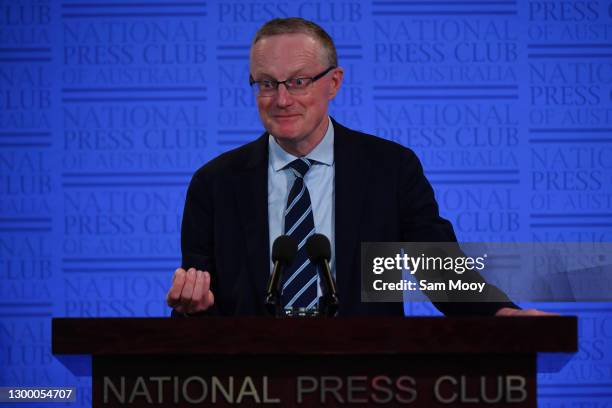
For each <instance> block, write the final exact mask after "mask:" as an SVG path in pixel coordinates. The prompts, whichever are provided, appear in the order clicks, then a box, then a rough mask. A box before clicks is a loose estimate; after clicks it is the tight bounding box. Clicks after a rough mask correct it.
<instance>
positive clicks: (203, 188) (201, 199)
mask: <svg viewBox="0 0 612 408" xmlns="http://www.w3.org/2000/svg"><path fill="white" fill-rule="evenodd" d="M213 213H214V205H213V185H212V183H211V180H210V177H208V174H207V172H206V167H203V168H201V169H199V170H198V171H197V172H196V173H195V174H194V175H193V177H192V179H191V182H190V183H189V187H188V189H187V195H186V198H185V207H184V210H183V220H182V225H181V252H182V262H181V267H182V268H183V269H185V270H188V269H189V268H196V269H199V270H202V271H208V272H209V273H210V276H211V290H212V291H213V293H215V286H216V279H215V275H216V270H215V260H214V217H213ZM215 314H217V308H216V306H214V305H213V306H212V307H211V308H210V309H208V310H207V311H206V312H202V313H198V315H215ZM172 316H173V317H182V316H184V315H183V314H180V313H176V312H175V311H174V310H173V311H172Z"/></svg>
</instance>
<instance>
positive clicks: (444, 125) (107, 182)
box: [0, 0, 612, 407]
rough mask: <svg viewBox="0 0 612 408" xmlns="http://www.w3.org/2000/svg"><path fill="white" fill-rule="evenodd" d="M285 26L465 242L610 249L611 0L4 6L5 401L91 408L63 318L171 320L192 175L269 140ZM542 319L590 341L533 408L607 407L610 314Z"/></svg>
mask: <svg viewBox="0 0 612 408" xmlns="http://www.w3.org/2000/svg"><path fill="white" fill-rule="evenodd" d="M286 16H301V17H304V18H307V19H312V20H314V21H316V22H317V23H319V24H321V25H322V26H323V27H324V28H325V29H327V30H328V32H329V33H330V34H331V35H332V37H333V38H334V40H335V42H336V44H337V47H338V52H339V59H340V64H341V66H342V67H344V69H345V71H346V77H345V82H344V85H343V88H342V89H341V92H340V94H339V95H338V97H337V98H336V100H335V101H334V102H333V108H332V115H333V116H334V117H335V118H336V119H337V120H338V121H340V122H341V123H343V124H345V125H347V126H349V127H352V128H355V129H359V130H362V131H366V132H369V133H374V134H377V135H379V136H382V137H386V138H389V139H391V140H395V141H397V142H399V143H401V144H403V145H406V146H409V147H411V148H412V149H414V150H415V151H416V152H417V154H418V155H419V157H420V158H421V160H422V162H423V165H424V168H425V171H426V174H427V176H428V177H429V178H430V180H431V182H432V184H433V186H434V188H435V191H436V195H437V197H438V200H439V203H440V207H441V212H442V214H443V216H445V217H446V218H449V219H450V220H451V221H452V222H453V223H454V226H455V229H456V232H457V234H458V236H459V238H460V239H461V240H463V241H493V242H499V241H517V242H520V241H542V242H546V241H555V242H558V241H565V242H583V241H587V242H588V241H596V242H612V222H611V219H612V194H611V193H612V189H611V185H612V2H610V1H603V0H599V1H588V0H587V1H484V0H476V1H458V0H450V1H430V2H425V1H423V2H421V1H376V0H371V1H326V0H321V1H266V2H260V1H197V0H186V1H181V2H164V1H163V0H156V1H146V0H145V1H141V0H139V1H138V2H136V1H128V0H126V1H125V2H120V1H117V0H105V1H104V2H94V1H86V0H63V1H60V0H56V1H55V0H3V1H0V193H1V195H0V385H1V386H9V385H19V386H49V385H61V386H77V387H78V403H77V404H76V405H75V404H70V405H69V406H71V407H77V406H78V407H88V406H90V404H91V391H90V379H89V378H82V377H74V376H73V375H72V374H71V373H70V372H69V371H68V370H66V369H65V368H64V367H63V366H62V365H61V364H60V363H59V362H58V361H56V360H55V359H54V357H53V356H52V355H51V353H50V322H51V317H108V316H122V317H130V316H138V317H147V316H167V315H168V309H167V308H166V306H165V304H164V298H165V293H166V291H167V289H168V287H169V285H170V280H171V275H172V273H173V271H174V269H175V268H176V267H177V266H178V265H179V260H180V245H179V240H180V238H179V233H180V220H181V212H182V207H183V202H184V195H185V191H186V187H187V184H188V182H189V179H190V176H191V174H192V173H193V172H194V170H195V169H197V168H198V167H199V166H201V165H202V164H203V163H205V162H206V161H208V160H209V159H211V158H213V157H215V156H216V155H218V154H219V153H221V152H224V151H227V150H229V149H232V148H234V147H237V146H239V145H241V144H243V143H246V142H248V141H250V140H253V139H254V138H255V137H257V136H258V135H259V134H260V133H261V132H262V130H263V129H262V126H261V124H260V122H259V119H258V115H257V111H256V107H255V104H254V98H253V96H252V94H251V91H250V89H249V86H248V82H247V78H248V49H249V44H250V40H251V38H252V37H253V34H254V33H255V31H256V29H257V27H258V26H260V25H261V24H262V23H263V22H265V21H267V20H268V19H270V18H273V17H286ZM526 306H530V305H526ZM536 306H537V307H540V308H545V309H547V310H553V311H557V312H560V313H564V314H576V315H578V316H579V325H580V333H579V334H580V351H579V352H578V353H577V354H576V356H575V357H574V358H573V360H572V361H571V362H570V363H569V364H568V365H567V366H566V367H565V368H564V369H563V370H562V371H561V372H559V373H555V374H541V375H540V377H539V379H538V380H539V388H538V392H539V404H540V406H543V407H574V406H576V407H578V406H580V407H583V406H589V407H595V406H597V407H603V406H609V404H610V402H611V401H612V383H611V382H610V379H611V378H612V315H611V310H612V309H611V307H610V304H603V303H599V304H597V303H590V304H569V303H568V304H549V305H542V304H540V305H536ZM406 309H407V312H408V313H409V314H419V315H430V314H436V311H435V310H434V309H433V307H431V305H419V306H415V305H408V306H407V308H406Z"/></svg>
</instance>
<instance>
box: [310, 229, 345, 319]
mask: <svg viewBox="0 0 612 408" xmlns="http://www.w3.org/2000/svg"><path fill="white" fill-rule="evenodd" d="M306 252H307V253H308V257H309V258H310V261H311V262H312V263H313V264H315V265H317V266H319V273H320V274H321V275H322V276H321V280H322V281H323V283H324V284H323V296H321V298H320V299H319V309H320V310H321V314H323V315H325V316H335V315H336V314H338V306H339V305H340V301H339V299H338V291H337V290H336V282H335V281H334V277H333V276H332V273H331V270H330V268H329V260H330V259H331V244H330V243H329V239H327V237H326V236H325V235H323V234H313V235H311V236H310V238H308V240H307V241H306Z"/></svg>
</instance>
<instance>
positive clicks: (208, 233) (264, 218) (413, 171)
mask: <svg viewBox="0 0 612 408" xmlns="http://www.w3.org/2000/svg"><path fill="white" fill-rule="evenodd" d="M250 74H251V78H250V82H251V85H252V87H253V89H254V92H255V95H256V98H257V108H258V110H259V115H260V118H261V121H262V123H263V125H264V127H265V129H266V130H267V132H266V133H265V134H264V135H262V136H261V137H260V138H259V139H257V140H255V141H254V142H251V143H249V144H247V145H245V146H242V147H240V148H238V149H235V150H232V151H230V152H227V153H225V154H223V155H221V156H219V157H217V158H216V159H214V160H212V161H211V162H209V163H207V164H206V165H205V166H203V167H202V168H200V169H199V170H198V171H197V172H196V173H195V174H194V176H193V178H192V180H191V183H190V185H189V189H188V192H187V198H186V203H185V211H184V215H183V224H182V244H181V246H182V252H183V262H182V268H178V269H177V270H176V271H175V273H174V276H173V283H172V287H171V288H170V290H169V292H168V296H167V302H168V305H169V306H170V307H172V308H173V310H174V314H200V313H204V312H205V314H217V315H260V314H264V313H265V309H264V302H263V300H264V294H265V285H266V282H267V280H268V277H269V275H270V271H271V261H270V251H271V243H272V242H273V241H274V239H275V238H276V237H278V236H279V235H282V234H287V235H291V236H293V237H294V238H295V239H296V241H297V242H298V243H299V244H300V245H299V248H300V249H299V250H298V255H297V256H296V258H297V260H296V261H294V263H293V265H291V267H290V268H288V270H286V271H285V274H284V280H283V306H284V307H286V308H302V309H306V310H309V309H312V308H314V307H316V299H317V297H318V294H319V292H320V289H319V283H318V280H317V278H316V272H315V271H314V266H313V265H311V264H310V263H309V260H308V259H307V257H306V255H304V248H303V244H304V242H305V240H306V239H307V238H308V236H310V235H311V234H312V233H314V232H319V233H323V234H324V235H326V236H328V237H329V238H330V240H331V243H332V249H333V250H332V252H333V254H334V256H333V258H332V270H333V271H334V273H335V276H336V280H337V286H338V293H339V298H340V300H341V305H340V309H339V314H340V315H365V314H384V315H401V314H402V312H403V307H402V305H401V304H400V303H362V302H361V299H360V293H361V291H360V282H361V279H360V265H359V259H360V257H359V251H360V242H365V241H421V242H445V241H455V240H456V238H455V234H454V232H453V229H452V226H451V225H450V223H449V222H448V221H446V220H444V219H442V218H440V216H439V214H438V206H437V203H436V201H435V198H434V194H433V190H432V188H431V186H430V184H429V183H428V182H427V180H426V179H425V177H424V175H423V171H422V168H421V165H420V163H419V161H418V159H417V158H416V156H415V155H414V153H413V152H412V151H411V150H409V149H407V148H404V147H402V146H400V145H398V144H395V143H392V142H389V141H386V140H384V139H380V138H377V137H374V136H370V135H366V134H362V133H358V132H355V131H352V130H350V129H347V128H345V127H344V126H342V125H340V124H339V123H337V122H335V121H333V120H332V119H330V118H329V116H328V106H329V101H331V100H332V99H333V98H334V97H335V96H336V94H337V92H338V90H339V89H340V86H341V84H342V79H343V74H344V72H343V69H342V68H340V67H338V63H337V56H336V50H335V46H334V44H333V41H332V39H331V38H330V37H329V35H328V34H327V33H326V32H325V31H324V30H323V29H322V28H321V27H319V26H318V25H316V24H314V23H312V22H309V21H306V20H303V19H299V18H288V19H274V20H271V21H269V22H268V23H266V24H265V25H264V26H262V27H261V28H260V30H259V31H258V32H257V34H256V36H255V39H254V40H253V43H252V46H251V52H250ZM436 306H437V307H438V308H439V309H440V310H442V311H443V312H444V313H446V314H485V315H487V314H488V315H493V314H500V315H503V314H506V315H510V314H520V313H530V312H523V311H520V310H519V309H518V308H516V306H514V305H513V304H512V303H511V302H509V301H508V302H507V303H480V304H472V303H466V304H459V303H457V304H442V303H440V304H437V305H436Z"/></svg>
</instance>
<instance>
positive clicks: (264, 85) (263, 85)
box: [259, 81, 274, 89]
mask: <svg viewBox="0 0 612 408" xmlns="http://www.w3.org/2000/svg"><path fill="white" fill-rule="evenodd" d="M259 86H260V87H261V88H262V89H274V82H273V81H261V82H260V83H259Z"/></svg>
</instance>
